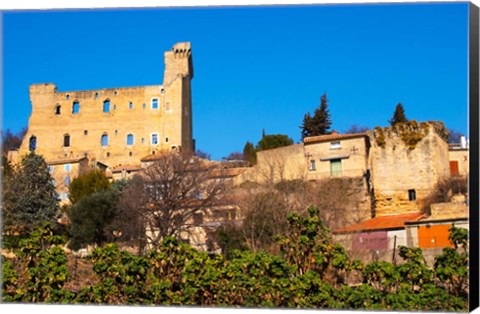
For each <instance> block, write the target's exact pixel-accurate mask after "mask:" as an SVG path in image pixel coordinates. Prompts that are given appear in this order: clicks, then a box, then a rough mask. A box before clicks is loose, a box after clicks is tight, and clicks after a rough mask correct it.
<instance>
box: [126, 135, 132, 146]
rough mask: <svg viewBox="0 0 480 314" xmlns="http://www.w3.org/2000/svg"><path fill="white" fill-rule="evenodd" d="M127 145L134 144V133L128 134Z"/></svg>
mask: <svg viewBox="0 0 480 314" xmlns="http://www.w3.org/2000/svg"><path fill="white" fill-rule="evenodd" d="M127 145H133V134H128V135H127Z"/></svg>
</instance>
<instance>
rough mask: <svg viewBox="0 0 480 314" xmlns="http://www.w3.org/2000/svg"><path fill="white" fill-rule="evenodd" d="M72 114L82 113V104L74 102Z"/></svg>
mask: <svg viewBox="0 0 480 314" xmlns="http://www.w3.org/2000/svg"><path fill="white" fill-rule="evenodd" d="M72 113H73V114H77V113H80V103H79V102H78V101H74V102H73V105H72Z"/></svg>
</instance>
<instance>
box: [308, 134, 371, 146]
mask: <svg viewBox="0 0 480 314" xmlns="http://www.w3.org/2000/svg"><path fill="white" fill-rule="evenodd" d="M356 137H367V133H366V132H363V133H354V134H338V133H337V132H333V133H332V134H327V135H318V136H310V137H306V138H304V139H303V143H305V144H308V143H317V142H327V141H334V140H346V139H350V138H356Z"/></svg>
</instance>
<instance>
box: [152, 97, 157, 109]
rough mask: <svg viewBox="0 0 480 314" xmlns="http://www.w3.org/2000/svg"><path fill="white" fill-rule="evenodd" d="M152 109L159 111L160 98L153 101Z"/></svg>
mask: <svg viewBox="0 0 480 314" xmlns="http://www.w3.org/2000/svg"><path fill="white" fill-rule="evenodd" d="M152 109H158V98H153V99H152Z"/></svg>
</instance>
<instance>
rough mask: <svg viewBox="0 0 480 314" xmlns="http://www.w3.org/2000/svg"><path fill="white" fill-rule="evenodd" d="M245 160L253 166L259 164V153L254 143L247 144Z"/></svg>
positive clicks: (244, 153)
mask: <svg viewBox="0 0 480 314" xmlns="http://www.w3.org/2000/svg"><path fill="white" fill-rule="evenodd" d="M243 160H245V161H248V162H249V163H250V165H252V166H253V165H255V164H256V163H257V152H256V151H255V146H253V143H250V142H247V143H245V146H244V147H243Z"/></svg>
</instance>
